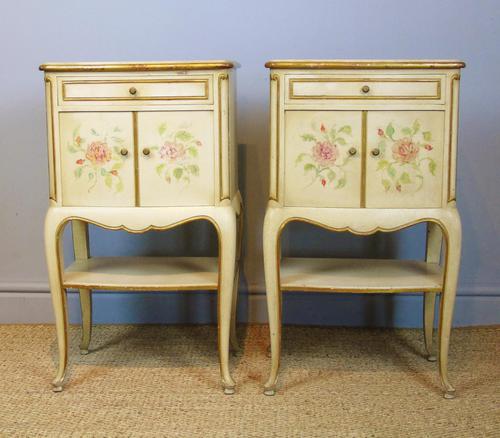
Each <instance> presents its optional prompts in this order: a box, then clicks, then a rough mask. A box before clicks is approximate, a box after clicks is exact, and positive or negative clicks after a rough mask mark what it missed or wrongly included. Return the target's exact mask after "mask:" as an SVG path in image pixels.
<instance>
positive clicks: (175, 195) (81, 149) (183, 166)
mask: <svg viewBox="0 0 500 438" xmlns="http://www.w3.org/2000/svg"><path fill="white" fill-rule="evenodd" d="M59 126H60V136H61V138H60V143H61V171H62V187H63V203H64V205H66V206H79V205H85V206H107V207H110V206H119V207H129V206H139V207H140V206H183V205H213V203H214V156H213V151H214V148H213V143H214V141H213V113H212V111H201V110H200V111H154V112H153V111H150V112H148V111H143V112H141V111H138V112H65V113H61V114H60V116H59ZM136 181H137V183H136Z"/></svg>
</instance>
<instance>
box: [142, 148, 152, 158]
mask: <svg viewBox="0 0 500 438" xmlns="http://www.w3.org/2000/svg"><path fill="white" fill-rule="evenodd" d="M142 153H143V154H144V155H146V156H148V155H149V154H150V153H151V150H150V149H149V148H144V149H143V150H142Z"/></svg>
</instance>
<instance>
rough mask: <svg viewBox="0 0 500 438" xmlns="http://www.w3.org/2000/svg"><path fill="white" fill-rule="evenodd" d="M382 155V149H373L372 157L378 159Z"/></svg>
mask: <svg viewBox="0 0 500 438" xmlns="http://www.w3.org/2000/svg"><path fill="white" fill-rule="evenodd" d="M379 155H380V149H378V148H375V149H372V157H378V156H379Z"/></svg>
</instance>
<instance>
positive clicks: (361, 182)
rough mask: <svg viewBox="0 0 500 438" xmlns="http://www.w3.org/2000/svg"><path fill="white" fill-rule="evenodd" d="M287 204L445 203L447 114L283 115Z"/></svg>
mask: <svg viewBox="0 0 500 438" xmlns="http://www.w3.org/2000/svg"><path fill="white" fill-rule="evenodd" d="M284 125H285V147H284V155H285V157H284V161H285V163H284V203H285V205H287V206H310V207H346V208H360V207H367V208H426V207H440V206H441V203H442V181H443V157H444V149H443V145H444V138H443V137H444V131H445V120H444V112H443V111H406V110H404V111H403V110H401V111H399V110H389V111H382V110H381V111H378V110H368V111H343V110H328V111H324V110H287V111H285V120H284Z"/></svg>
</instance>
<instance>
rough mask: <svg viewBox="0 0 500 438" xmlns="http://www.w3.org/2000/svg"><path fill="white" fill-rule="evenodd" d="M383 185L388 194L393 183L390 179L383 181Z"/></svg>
mask: <svg viewBox="0 0 500 438" xmlns="http://www.w3.org/2000/svg"><path fill="white" fill-rule="evenodd" d="M382 185H383V186H384V189H385V191H386V192H388V191H389V189H390V188H391V182H390V181H389V180H388V179H383V180H382Z"/></svg>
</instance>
